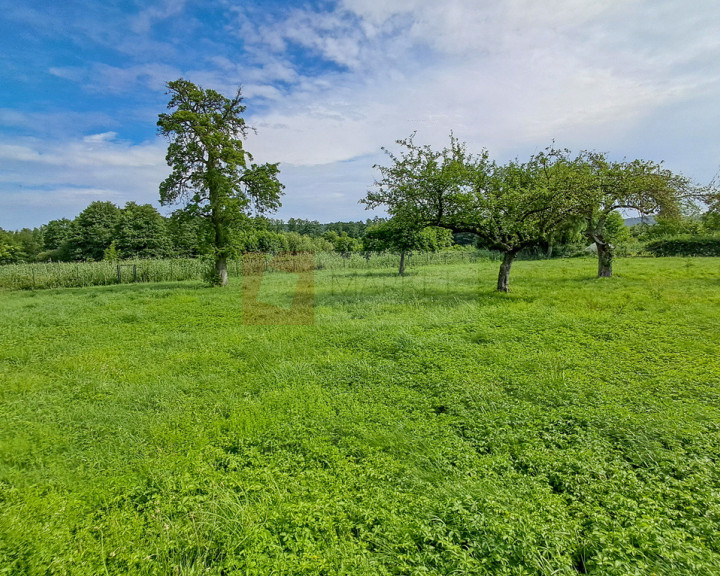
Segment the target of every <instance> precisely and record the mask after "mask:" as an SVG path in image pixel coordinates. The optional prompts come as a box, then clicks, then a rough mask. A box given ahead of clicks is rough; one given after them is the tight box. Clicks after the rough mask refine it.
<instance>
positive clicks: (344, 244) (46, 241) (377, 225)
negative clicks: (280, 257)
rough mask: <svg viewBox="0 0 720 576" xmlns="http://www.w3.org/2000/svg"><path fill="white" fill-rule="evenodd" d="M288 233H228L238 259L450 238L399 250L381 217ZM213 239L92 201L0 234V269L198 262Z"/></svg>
mask: <svg viewBox="0 0 720 576" xmlns="http://www.w3.org/2000/svg"><path fill="white" fill-rule="evenodd" d="M297 222H300V221H299V220H295V223H297ZM303 222H308V223H309V224H312V223H311V222H309V221H303ZM293 228H295V229H297V226H293V225H292V223H290V225H286V224H285V223H284V222H282V221H281V220H267V219H264V218H248V219H246V220H245V221H244V222H243V226H241V227H232V228H231V229H230V231H229V232H230V235H231V238H232V242H233V249H234V250H235V251H236V252H238V253H240V252H250V251H260V252H273V253H278V252H337V253H339V254H342V255H343V256H349V255H351V254H353V253H364V254H365V255H366V256H369V254H370V253H372V252H382V251H396V252H398V253H405V252H407V250H422V251H435V250H440V249H442V248H445V247H448V246H450V245H452V236H451V235H450V234H449V232H447V231H445V230H433V229H428V230H426V231H424V232H423V233H422V234H421V236H420V239H419V241H418V242H416V243H414V244H413V245H411V246H406V245H405V244H403V243H401V244H399V245H397V244H395V243H393V242H392V238H388V237H386V236H385V235H384V230H385V224H384V220H382V219H379V218H375V219H373V220H368V221H366V222H332V223H329V224H319V223H318V224H317V226H316V227H314V230H313V233H311V234H308V233H300V232H297V231H295V230H294V229H293ZM305 232H307V230H305ZM355 234H357V235H355ZM212 240H213V233H212V227H211V226H209V223H208V222H207V221H206V220H205V219H204V218H202V217H201V216H199V215H190V214H188V213H187V211H183V210H179V211H177V212H175V213H173V214H172V215H171V216H170V217H164V216H163V215H162V214H160V213H159V212H158V211H157V210H156V209H155V207H153V206H151V205H150V204H143V205H138V204H136V203H135V202H128V203H127V204H126V205H125V207H124V208H119V207H118V206H116V205H115V204H113V203H112V202H100V201H97V202H92V203H91V204H90V205H89V206H87V207H86V208H85V209H84V210H83V211H82V212H81V213H80V214H79V215H78V216H77V217H76V218H75V219H73V220H69V219H67V218H63V219H58V220H52V221H50V222H48V223H47V224H45V225H43V226H40V227H39V228H34V229H28V228H25V229H23V230H19V231H15V232H5V231H3V230H1V229H0V264H12V263H16V262H38V261H39V262H47V261H49V260H50V261H89V260H102V259H108V260H116V259H129V258H187V257H197V256H201V255H204V254H207V253H208V251H211V249H212V248H211V244H212ZM402 260H403V261H404V256H403V258H402Z"/></svg>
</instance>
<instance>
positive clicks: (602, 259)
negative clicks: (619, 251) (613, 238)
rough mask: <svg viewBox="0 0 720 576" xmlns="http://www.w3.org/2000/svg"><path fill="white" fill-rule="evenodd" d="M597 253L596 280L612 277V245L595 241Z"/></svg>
mask: <svg viewBox="0 0 720 576" xmlns="http://www.w3.org/2000/svg"><path fill="white" fill-rule="evenodd" d="M595 246H596V247H597V253H598V278H610V277H611V276H612V261H613V245H612V244H610V243H609V242H598V241H597V240H595Z"/></svg>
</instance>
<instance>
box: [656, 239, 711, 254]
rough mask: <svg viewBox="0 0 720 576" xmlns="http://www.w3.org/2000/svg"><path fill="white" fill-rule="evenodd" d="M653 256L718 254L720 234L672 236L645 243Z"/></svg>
mask: <svg viewBox="0 0 720 576" xmlns="http://www.w3.org/2000/svg"><path fill="white" fill-rule="evenodd" d="M645 250H646V251H647V252H649V253H650V254H652V255H653V256H720V236H674V237H670V238H663V239H660V240H653V241H652V242H648V243H647V244H646V245H645Z"/></svg>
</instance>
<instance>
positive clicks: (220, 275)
mask: <svg viewBox="0 0 720 576" xmlns="http://www.w3.org/2000/svg"><path fill="white" fill-rule="evenodd" d="M215 274H216V278H217V281H218V286H227V282H228V273H227V258H226V257H225V256H216V257H215Z"/></svg>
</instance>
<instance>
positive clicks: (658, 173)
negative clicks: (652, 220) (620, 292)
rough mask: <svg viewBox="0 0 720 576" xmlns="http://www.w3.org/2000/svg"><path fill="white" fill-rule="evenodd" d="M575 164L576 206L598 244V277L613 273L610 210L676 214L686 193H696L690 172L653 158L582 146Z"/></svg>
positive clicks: (592, 237) (687, 194) (588, 234)
mask: <svg viewBox="0 0 720 576" xmlns="http://www.w3.org/2000/svg"><path fill="white" fill-rule="evenodd" d="M573 165H574V169H575V177H574V182H575V185H574V192H575V201H576V211H577V213H578V214H579V215H580V216H581V217H582V218H583V219H584V221H585V236H586V237H587V238H588V240H590V241H592V242H594V243H595V245H596V247H597V254H598V277H609V276H612V263H613V257H614V250H615V246H614V245H613V243H612V241H611V238H610V236H609V235H608V229H607V222H608V218H610V217H611V214H613V213H614V212H615V211H616V210H622V209H626V210H634V211H636V212H639V213H640V214H642V215H648V214H661V215H664V216H665V217H676V216H679V214H680V206H681V203H682V201H683V199H684V198H687V197H689V196H690V195H692V194H693V189H692V186H691V184H690V182H689V180H688V179H687V178H685V177H683V176H679V175H676V174H673V173H672V172H671V171H670V170H667V169H664V168H663V167H662V165H660V164H657V163H655V162H651V161H646V160H633V161H631V162H627V161H623V162H614V161H611V160H608V159H607V157H606V156H605V154H600V153H597V152H582V153H581V154H580V155H579V156H578V157H577V158H576V159H575V160H574V161H573Z"/></svg>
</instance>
